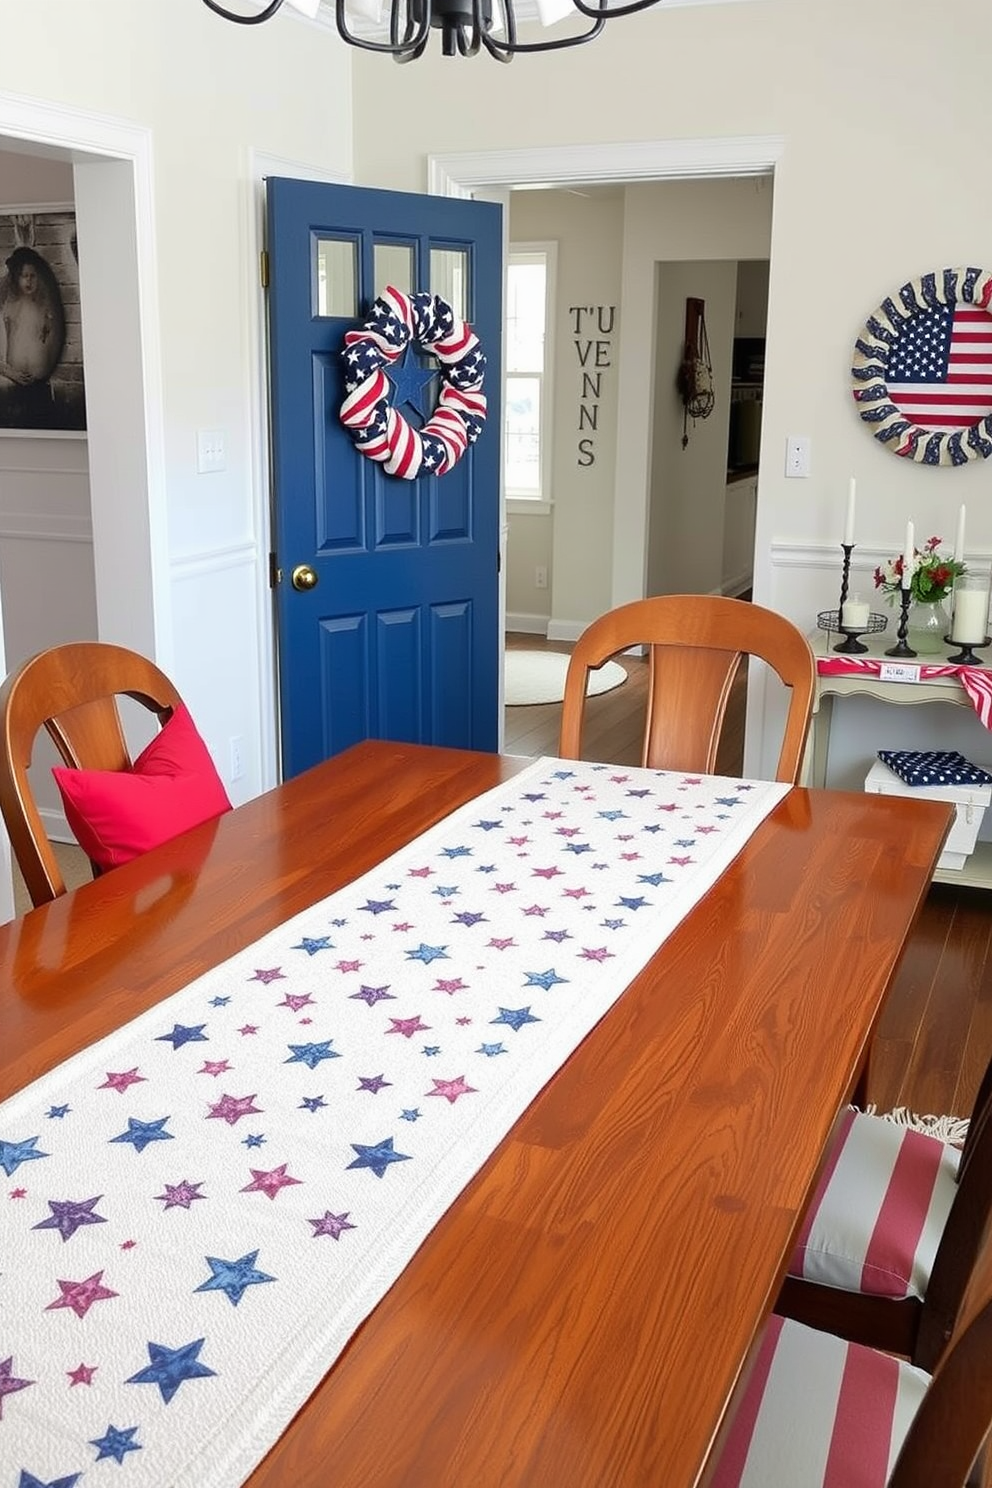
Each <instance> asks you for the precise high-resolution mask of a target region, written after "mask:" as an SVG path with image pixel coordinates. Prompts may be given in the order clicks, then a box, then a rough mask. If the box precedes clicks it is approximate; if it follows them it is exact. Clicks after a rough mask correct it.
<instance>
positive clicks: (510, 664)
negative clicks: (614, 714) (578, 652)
mask: <svg viewBox="0 0 992 1488" xmlns="http://www.w3.org/2000/svg"><path fill="white" fill-rule="evenodd" d="M567 671H568V654H567V652H563V651H507V653H506V667H505V672H504V678H505V681H504V702H505V703H506V706H507V707H508V708H524V707H530V706H531V705H532V704H534V703H560V702H561V700H562V698H563V697H564V696H565V674H566V672H567ZM626 680H627V673H626V671H625V670H624V668H623V667H622V666H620V665H619V664H618V663H617V662H615V661H608V662H606V663H605V664H604V665H603V666H601V667H600V668H599V670H598V671H596V672H591V673H590V675H589V685H588V687H587V688H586V696H587V697H597V696H598V695H599V694H600V693H603V692H612V691H613V689H614V687H619V686H620V684H621V683H622V682H626Z"/></svg>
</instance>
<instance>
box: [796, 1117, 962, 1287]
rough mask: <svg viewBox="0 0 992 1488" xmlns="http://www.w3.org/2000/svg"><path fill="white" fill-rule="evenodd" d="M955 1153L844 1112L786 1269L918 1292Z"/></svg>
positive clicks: (950, 1190)
mask: <svg viewBox="0 0 992 1488" xmlns="http://www.w3.org/2000/svg"><path fill="white" fill-rule="evenodd" d="M960 1156H961V1154H960V1153H959V1152H958V1150H957V1148H955V1147H950V1146H948V1145H947V1144H946V1143H944V1142H940V1141H938V1140H937V1138H936V1137H928V1136H926V1135H925V1134H924V1133H922V1132H917V1131H913V1130H911V1129H910V1128H909V1127H906V1126H898V1125H897V1124H896V1123H895V1122H892V1121H883V1120H882V1118H881V1117H880V1116H866V1115H864V1114H863V1113H862V1112H860V1111H854V1110H851V1111H847V1112H845V1114H844V1118H843V1121H842V1124H841V1127H840V1129H839V1131H838V1134H837V1137H836V1139H835V1141H834V1144H833V1146H832V1148H831V1150H830V1153H829V1155H828V1158H827V1163H826V1167H825V1169H824V1172H823V1175H822V1177H821V1179H820V1184H819V1187H818V1188H817V1191H816V1193H815V1194H814V1195H813V1199H812V1201H811V1203H810V1207H809V1213H808V1214H807V1216H806V1220H805V1223H804V1225H803V1228H802V1230H801V1232H800V1235H799V1241H798V1244H797V1246H796V1249H795V1252H794V1253H793V1256H792V1260H791V1262H790V1263H789V1274H790V1275H791V1276H798V1277H802V1278H804V1279H805V1280H806V1281H816V1282H820V1283H822V1284H823V1285H825V1286H832V1287H839V1288H841V1289H842V1290H843V1291H846V1292H863V1293H870V1294H872V1295H874V1296H880V1297H922V1296H923V1295H924V1293H925V1292H926V1289H927V1283H928V1281H929V1278H930V1271H931V1268H932V1267H933V1259H934V1256H935V1254H936V1251H937V1246H938V1244H939V1242H940V1236H941V1233H942V1231H943V1229H944V1225H945V1223H946V1221H947V1216H948V1213H949V1212H950V1208H951V1204H952V1203H953V1202H954V1195H955V1193H956V1191H957V1182H956V1174H957V1170H958V1162H959V1160H960Z"/></svg>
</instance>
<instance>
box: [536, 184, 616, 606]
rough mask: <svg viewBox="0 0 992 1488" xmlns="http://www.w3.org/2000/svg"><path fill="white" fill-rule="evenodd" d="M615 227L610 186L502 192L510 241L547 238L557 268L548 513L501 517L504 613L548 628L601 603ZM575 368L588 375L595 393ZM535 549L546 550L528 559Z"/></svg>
mask: <svg viewBox="0 0 992 1488" xmlns="http://www.w3.org/2000/svg"><path fill="white" fill-rule="evenodd" d="M622 233H623V193H622V192H621V191H619V190H610V191H604V190H593V191H592V192H590V193H589V194H583V193H581V192H574V191H518V192H514V193H512V194H511V197H510V218H509V236H510V241H511V242H523V241H530V242H536V241H549V240H551V241H554V242H556V243H557V272H556V294H555V305H554V308H553V312H552V319H551V325H550V326H549V331H550V334H551V336H552V342H553V347H552V349H553V356H554V409H553V423H552V430H553V443H552V471H553V476H552V488H551V499H552V511H551V513H550V515H548V516H546V517H537V516H531V515H520V514H518V513H513V512H511V514H510V516H509V540H508V564H507V567H508V578H507V612H508V613H509V614H513V613H515V612H516V613H523V614H532V613H533V614H535V615H544V616H547V619H548V622H549V624H550V625H551V627H552V632H553V630H554V627H556V626H560V625H562V624H565V625H567V624H568V623H569V622H571V621H574V620H575V619H576V618H580V619H581V618H582V617H584V616H589V617H591V616H592V615H593V614H596V613H598V611H599V608H602V609H607V608H608V607H609V555H610V552H611V547H612V537H613V472H614V465H615V460H616V427H617V390H618V386H619V381H618V358H619V351H620V340H621V323H620V266H621V247H622ZM600 312H602V314H601V313H600ZM576 325H578V327H579V330H578V331H576ZM604 330H606V331H608V334H605V335H604V334H603V331H604ZM597 355H598V357H599V360H600V365H599V367H596V366H595V362H596V358H597ZM581 358H585V361H584V365H583V362H582V360H581ZM583 372H585V373H587V374H588V376H589V377H592V378H594V379H595V387H596V389H598V397H595V398H594V397H593V396H592V385H591V384H590V383H589V382H584V381H583ZM597 374H598V375H597ZM583 392H586V393H587V394H589V396H586V397H585V398H583V396H582V395H583ZM594 424H595V427H593V425H594ZM583 441H585V442H584V444H583V443H582V442H583ZM542 552H543V553H545V554H546V555H547V556H546V557H543V558H542V557H540V556H538V555H539V554H540V553H542ZM541 563H546V564H549V565H550V570H549V588H548V589H547V590H538V589H536V588H535V586H534V569H535V567H536V566H537V565H538V564H541ZM590 605H592V606H594V607H595V608H593V609H589V608H588V606H590Z"/></svg>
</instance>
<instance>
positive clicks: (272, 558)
mask: <svg viewBox="0 0 992 1488" xmlns="http://www.w3.org/2000/svg"><path fill="white" fill-rule="evenodd" d="M281 583H282V569H281V568H280V567H279V565H278V563H277V562H276V555H275V553H270V554H269V588H270V589H275V587H276V585H277V584H281Z"/></svg>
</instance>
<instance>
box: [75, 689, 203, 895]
mask: <svg viewBox="0 0 992 1488" xmlns="http://www.w3.org/2000/svg"><path fill="white" fill-rule="evenodd" d="M52 774H53V775H54V776H55V781H56V784H57V785H58V788H59V791H60V792H61V794H62V801H63V803H64V805H65V815H66V820H67V822H68V823H69V826H70V827H71V828H72V830H73V833H74V834H75V837H76V841H77V842H78V843H79V845H80V847H81V848H82V849H83V851H84V852H85V853H86V854H87V856H88V857H89V858H91V859H92V861H93V862H94V863H96V864H98V865H99V867H101V868H117V867H119V866H120V864H121V863H128V862H130V860H131V859H132V858H137V857H139V856H140V855H141V854H142V853H144V852H147V851H148V849H149V848H152V847H157V846H158V844H159V843H160V842H168V841H169V839H170V838H172V837H178V836H179V834H180V832H185V831H188V830H189V828H190V827H196V826H199V824H200V822H205V821H210V820H211V819H212V818H213V817H215V816H221V815H222V814H223V813H224V812H225V811H230V809H231V803H230V801H229V800H228V798H227V792H226V791H225V789H224V786H223V785H222V783H221V779H220V776H219V775H218V774H217V770H216V768H215V767H214V762H213V760H212V759H211V758H210V754H209V751H208V749H207V746H206V745H205V744H204V742H203V740H202V739H201V738H200V735H199V734H198V733H197V731H196V727H195V725H194V723H193V720H192V718H191V717H190V716H189V711H188V709H186V708H185V707H182V706H180V707H178V708H176V710H175V712H174V713H173V715H172V717H171V718H170V719H169V720H168V722H167V723H165V724H164V725H163V727H162V729H161V730H160V732H159V733H158V734H156V736H155V738H154V739H153V740H152V741H151V743H150V744H149V745H148V747H147V748H146V749H143V750H142V751H141V753H140V754H139V755H138V758H137V759H136V760H135V762H134V764H133V766H132V767H131V769H130V770H72V769H67V768H66V767H65V766H58V767H57V768H55V769H53V771H52Z"/></svg>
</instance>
